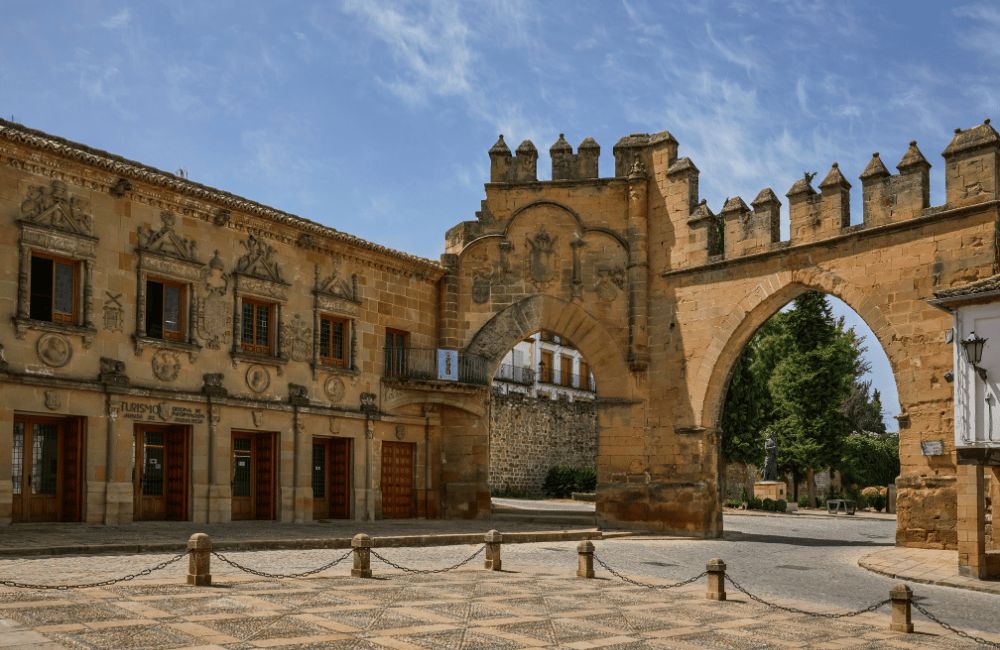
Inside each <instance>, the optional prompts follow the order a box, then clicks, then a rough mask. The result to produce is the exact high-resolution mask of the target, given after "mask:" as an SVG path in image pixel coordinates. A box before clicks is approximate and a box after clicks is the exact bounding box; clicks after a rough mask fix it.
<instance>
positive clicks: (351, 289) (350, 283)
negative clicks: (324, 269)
mask: <svg viewBox="0 0 1000 650" xmlns="http://www.w3.org/2000/svg"><path fill="white" fill-rule="evenodd" d="M316 292H317V293H323V294H327V295H330V296H335V297H337V298H343V299H344V300H350V301H351V302H358V280H357V276H355V275H351V276H350V277H346V276H345V275H344V274H343V273H342V271H341V269H340V264H339V263H338V264H336V265H335V266H334V268H333V270H332V271H331V272H330V275H328V276H326V277H325V278H322V279H321V278H320V275H319V266H317V267H316Z"/></svg>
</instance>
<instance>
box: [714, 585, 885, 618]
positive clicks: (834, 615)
mask: <svg viewBox="0 0 1000 650" xmlns="http://www.w3.org/2000/svg"><path fill="white" fill-rule="evenodd" d="M726 580H728V581H729V582H730V583H731V584H732V585H733V587H735V588H736V590H737V591H740V592H742V593H743V594H744V595H745V596H746V597H747V598H749V599H750V600H753V601H755V602H758V603H760V604H761V605H766V606H767V607H773V608H775V609H780V610H784V611H786V612H791V613H793V614H805V615H806V616H815V617H816V618H850V617H851V616H858V615H859V614H869V613H871V612H874V611H875V610H876V609H878V608H879V607H883V606H885V605H888V604H889V603H890V602H892V599H891V598H886V599H885V600H880V601H878V602H877V603H872V604H871V605H869V606H868V607H865V608H864V609H858V610H854V611H851V612H841V613H827V612H810V611H809V610H806V609H799V608H798V607H788V606H787V605H778V604H777V603H772V602H771V601H769V600H764V599H763V598H761V597H760V596H755V595H753V594H752V593H750V592H749V591H747V590H746V589H745V588H744V587H743V585H741V584H740V583H738V582H736V581H735V580H733V579H732V577H731V576H729V575H726Z"/></svg>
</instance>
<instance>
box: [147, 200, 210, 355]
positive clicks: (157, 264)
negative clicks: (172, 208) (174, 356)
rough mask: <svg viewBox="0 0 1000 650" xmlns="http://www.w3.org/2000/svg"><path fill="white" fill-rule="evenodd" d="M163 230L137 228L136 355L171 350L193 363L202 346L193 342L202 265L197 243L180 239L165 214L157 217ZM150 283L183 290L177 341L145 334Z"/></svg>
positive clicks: (168, 213) (167, 213)
mask: <svg viewBox="0 0 1000 650" xmlns="http://www.w3.org/2000/svg"><path fill="white" fill-rule="evenodd" d="M160 221H161V222H162V224H163V225H162V226H161V227H160V229H159V230H153V229H152V228H145V227H143V226H139V228H138V231H137V232H138V241H139V244H138V245H137V246H136V254H137V256H138V258H139V263H138V264H137V265H136V291H135V296H136V300H135V333H134V334H133V336H132V339H133V342H134V343H135V354H136V356H139V357H141V356H142V351H143V350H144V349H146V348H154V349H170V350H175V351H178V352H184V353H187V355H188V359H189V360H190V361H194V360H195V359H196V358H197V356H198V353H199V352H200V351H201V345H199V344H198V343H197V341H196V340H195V338H194V327H193V325H194V323H195V316H196V314H195V311H194V305H195V287H196V286H197V283H198V282H199V281H200V280H201V279H202V278H203V277H204V272H205V271H204V270H205V264H204V263H203V262H201V261H199V259H198V256H197V252H196V248H197V242H195V241H194V240H192V239H186V238H184V237H181V236H180V235H178V234H177V233H176V232H175V231H174V223H175V222H176V217H175V216H174V215H173V214H172V213H170V212H167V211H164V212H161V213H160ZM149 280H153V281H157V280H163V281H166V282H174V283H177V284H180V285H183V287H184V289H185V290H184V300H183V302H184V304H183V305H181V309H182V310H183V312H184V314H183V321H184V332H183V336H182V337H181V338H180V339H174V338H166V337H164V338H155V337H152V336H149V335H148V334H147V331H146V283H147V281H149Z"/></svg>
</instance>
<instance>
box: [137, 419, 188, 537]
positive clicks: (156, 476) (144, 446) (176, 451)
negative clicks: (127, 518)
mask: <svg viewBox="0 0 1000 650" xmlns="http://www.w3.org/2000/svg"><path fill="white" fill-rule="evenodd" d="M190 441H191V429H190V427H186V426H163V425H155V424H137V425H136V426H135V471H134V473H133V494H134V495H135V501H134V515H133V519H135V520H136V521H157V520H169V521H186V520H187V518H188V476H189V465H190V462H189V456H190V453H189V450H190V444H191V442H190Z"/></svg>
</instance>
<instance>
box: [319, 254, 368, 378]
mask: <svg viewBox="0 0 1000 650" xmlns="http://www.w3.org/2000/svg"><path fill="white" fill-rule="evenodd" d="M338 267H339V265H338ZM315 278H316V279H315V284H314V286H313V355H312V364H311V365H312V373H313V379H316V375H317V373H319V372H321V371H322V372H330V373H335V374H345V375H357V374H358V373H359V370H358V366H357V359H358V327H357V324H358V318H359V317H360V315H361V299H360V298H359V297H358V276H357V274H354V273H352V274H351V275H350V276H349V277H346V276H344V275H342V273H341V272H340V269H339V268H334V270H333V271H332V272H331V273H330V274H329V275H327V276H325V277H323V276H320V270H319V265H317V266H316V273H315ZM323 316H332V317H334V318H339V319H342V320H345V321H347V323H348V329H349V330H350V331H349V333H348V334H349V336H350V343H349V344H348V358H347V359H346V360H345V361H346V363H345V364H344V365H341V366H337V365H330V364H327V363H324V362H323V359H322V358H321V357H320V354H319V348H320V345H319V337H320V319H321V318H322V317H323Z"/></svg>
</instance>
